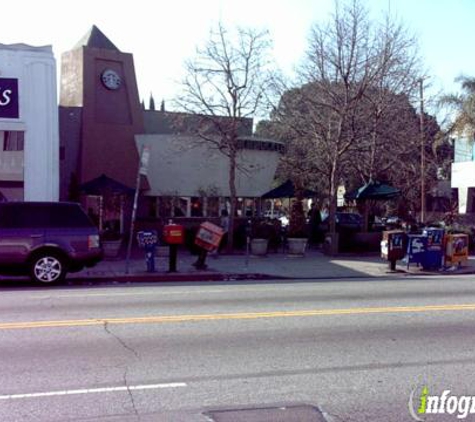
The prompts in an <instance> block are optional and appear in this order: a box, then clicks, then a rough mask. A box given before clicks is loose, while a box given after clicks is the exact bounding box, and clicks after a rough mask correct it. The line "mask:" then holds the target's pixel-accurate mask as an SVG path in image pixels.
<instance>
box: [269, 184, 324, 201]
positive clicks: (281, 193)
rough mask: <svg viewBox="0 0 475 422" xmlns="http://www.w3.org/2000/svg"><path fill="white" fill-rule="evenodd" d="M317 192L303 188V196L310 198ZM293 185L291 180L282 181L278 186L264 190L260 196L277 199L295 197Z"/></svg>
mask: <svg viewBox="0 0 475 422" xmlns="http://www.w3.org/2000/svg"><path fill="white" fill-rule="evenodd" d="M316 194H317V193H316V192H315V191H313V190H310V189H304V190H303V197H304V198H312V197H314V196H315V195H316ZM295 196H296V195H295V187H294V184H293V183H292V181H291V180H287V181H286V182H284V183H282V184H281V185H280V186H277V187H276V188H274V189H272V190H270V191H269V192H266V193H265V194H264V195H262V196H261V198H262V199H277V198H295Z"/></svg>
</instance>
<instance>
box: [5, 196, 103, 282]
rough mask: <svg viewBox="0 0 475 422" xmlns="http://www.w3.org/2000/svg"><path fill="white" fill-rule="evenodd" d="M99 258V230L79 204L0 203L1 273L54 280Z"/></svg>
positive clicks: (93, 262) (47, 280) (96, 261)
mask: <svg viewBox="0 0 475 422" xmlns="http://www.w3.org/2000/svg"><path fill="white" fill-rule="evenodd" d="M101 259H102V249H101V245H100V241H99V232H98V230H97V228H96V227H95V226H94V225H93V223H92V222H91V220H90V219H89V217H88V216H87V215H86V214H85V213H84V211H83V209H82V208H81V206H80V205H79V204H75V203H69V202H11V203H8V202H6V203H0V273H2V274H9V275H12V274H16V275H25V274H29V275H30V277H31V278H32V279H33V280H34V281H38V282H41V283H54V282H59V281H62V280H63V279H64V278H65V277H66V273H67V272H75V271H80V270H82V269H83V268H84V267H92V266H94V265H95V264H97V263H98V262H99V261H100V260H101Z"/></svg>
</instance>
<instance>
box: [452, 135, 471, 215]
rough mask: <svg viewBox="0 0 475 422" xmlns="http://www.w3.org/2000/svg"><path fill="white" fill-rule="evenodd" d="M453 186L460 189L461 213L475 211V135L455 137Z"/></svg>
mask: <svg viewBox="0 0 475 422" xmlns="http://www.w3.org/2000/svg"><path fill="white" fill-rule="evenodd" d="M451 184H452V188H456V189H457V191H458V208H459V209H458V211H459V213H460V214H466V213H474V212H475V143H474V139H473V136H471V135H468V134H463V135H462V136H459V137H458V138H457V139H455V149H454V162H453V163H452V175H451Z"/></svg>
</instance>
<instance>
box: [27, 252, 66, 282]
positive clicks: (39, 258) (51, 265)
mask: <svg viewBox="0 0 475 422" xmlns="http://www.w3.org/2000/svg"><path fill="white" fill-rule="evenodd" d="M66 272H67V271H66V262H65V259H64V258H63V257H61V256H60V254H58V253H54V252H43V253H41V254H38V255H35V256H34V257H33V259H32V260H31V264H30V275H31V278H32V280H33V281H35V282H38V283H43V284H51V283H58V282H60V281H63V280H64V278H65V277H66Z"/></svg>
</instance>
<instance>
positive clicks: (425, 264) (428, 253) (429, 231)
mask: <svg viewBox="0 0 475 422" xmlns="http://www.w3.org/2000/svg"><path fill="white" fill-rule="evenodd" d="M422 234H423V235H424V236H426V237H427V240H426V250H425V252H424V254H423V255H422V261H421V265H422V268H423V269H425V270H438V269H439V268H441V267H442V266H443V259H444V235H445V231H444V229H439V228H433V227H427V228H425V229H424V230H423V231H422Z"/></svg>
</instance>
